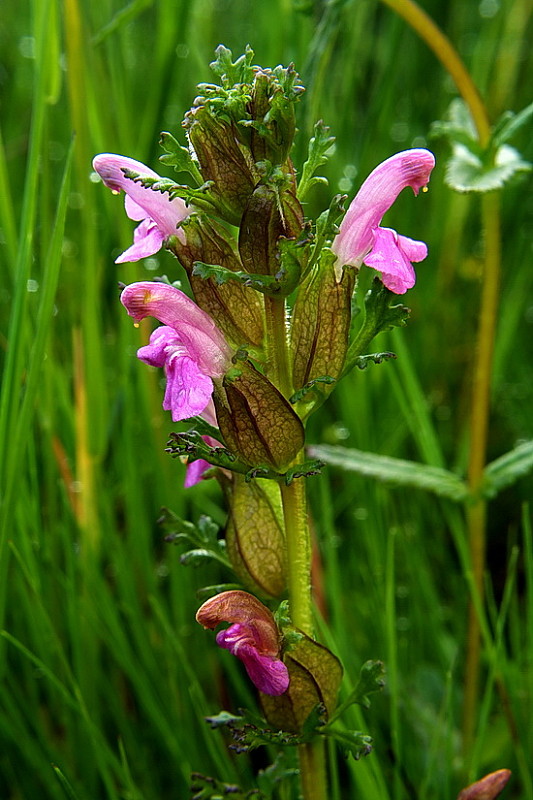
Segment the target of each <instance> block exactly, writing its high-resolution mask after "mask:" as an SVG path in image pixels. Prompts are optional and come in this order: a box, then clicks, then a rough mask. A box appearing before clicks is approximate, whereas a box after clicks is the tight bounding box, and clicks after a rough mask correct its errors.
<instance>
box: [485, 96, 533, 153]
mask: <svg viewBox="0 0 533 800" xmlns="http://www.w3.org/2000/svg"><path fill="white" fill-rule="evenodd" d="M532 116H533V103H530V104H529V105H528V106H526V107H525V108H523V109H522V111H519V112H518V114H514V113H513V112H512V111H507V112H505V114H502V116H501V118H500V120H499V121H498V122H497V123H496V125H495V126H494V133H493V136H492V143H493V145H494V146H499V145H501V144H504V143H505V142H508V141H509V139H511V138H512V137H513V136H514V135H515V133H517V132H518V131H519V130H520V128H522V127H523V126H524V125H525V124H526V123H527V122H529V120H530V119H531V117H532Z"/></svg>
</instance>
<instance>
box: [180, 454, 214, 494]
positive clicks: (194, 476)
mask: <svg viewBox="0 0 533 800" xmlns="http://www.w3.org/2000/svg"><path fill="white" fill-rule="evenodd" d="M211 467H212V464H210V463H209V461H206V460H205V459H203V458H197V459H196V461H191V463H190V464H187V471H186V473H185V480H184V482H183V486H184V487H185V489H190V488H191V486H196V484H197V483H200V481H201V480H202V476H203V474H204V472H207V470H208V469H211Z"/></svg>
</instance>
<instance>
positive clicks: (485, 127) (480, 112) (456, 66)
mask: <svg viewBox="0 0 533 800" xmlns="http://www.w3.org/2000/svg"><path fill="white" fill-rule="evenodd" d="M382 2H383V3H385V5H387V6H389V8H392V10H393V11H396V13H397V14H399V15H400V16H401V17H403V18H404V19H405V21H406V22H407V23H408V24H409V25H410V26H411V28H413V30H415V31H416V32H417V33H418V35H419V36H420V38H421V39H423V40H424V41H425V43H426V44H427V45H428V47H429V48H430V49H431V50H433V52H434V53H435V55H436V56H437V58H438V59H439V61H440V62H441V64H442V65H443V67H444V68H445V70H446V71H447V72H448V73H449V75H450V76H451V78H453V81H454V83H455V85H456V86H457V89H458V91H459V93H460V95H461V97H462V98H463V100H464V101H465V103H466V104H467V106H468V108H469V110H470V113H471V115H472V119H473V120H474V125H475V126H476V130H477V133H478V137H479V141H480V144H481V145H482V146H485V145H486V144H487V142H488V141H489V138H490V122H489V119H488V116H487V111H486V108H485V104H484V103H483V100H482V99H481V97H480V95H479V92H478V90H477V87H476V85H475V83H474V81H473V80H472V78H471V76H470V73H469V72H468V70H467V69H466V67H465V65H464V64H463V62H462V61H461V59H460V57H459V54H458V53H457V51H456V50H455V48H454V47H453V45H452V43H451V42H450V40H449V39H448V38H447V37H446V36H445V35H444V34H443V32H442V31H441V30H440V28H439V27H438V26H437V25H436V24H435V22H433V20H432V19H431V17H430V16H428V14H426V12H425V11H424V10H423V9H422V8H420V6H419V5H418V4H417V3H415V2H413V0H382Z"/></svg>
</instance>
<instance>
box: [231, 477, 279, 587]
mask: <svg viewBox="0 0 533 800" xmlns="http://www.w3.org/2000/svg"><path fill="white" fill-rule="evenodd" d="M226 545H227V549H228V555H229V557H230V561H231V565H232V567H233V569H234V570H235V572H236V573H237V575H238V576H239V578H240V579H241V580H242V581H243V583H244V584H245V585H246V586H248V587H249V588H250V589H251V590H252V591H256V592H258V593H260V594H263V595H269V596H270V597H279V596H280V595H281V594H282V593H283V592H284V590H285V573H286V559H287V551H286V546H285V532H284V527H283V511H282V508H281V499H280V490H279V486H278V485H277V483H276V482H275V481H267V480H255V481H249V482H246V481H245V480H244V478H242V477H241V476H240V475H237V474H235V476H234V480H233V485H232V495H231V503H230V516H229V520H228V524H227V527H226Z"/></svg>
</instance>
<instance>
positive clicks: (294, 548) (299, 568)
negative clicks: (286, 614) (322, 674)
mask: <svg viewBox="0 0 533 800" xmlns="http://www.w3.org/2000/svg"><path fill="white" fill-rule="evenodd" d="M302 461H303V453H301V454H300V457H299V458H298V459H297V463H301V462H302ZM281 498H282V502H283V514H284V518H285V536H286V541H287V564H288V566H287V573H288V574H287V586H288V592H289V607H290V612H291V620H292V622H293V625H295V626H296V627H297V628H300V630H302V631H303V632H304V633H306V634H307V635H308V636H312V635H313V608H312V600H311V542H310V533H309V525H308V522H307V503H306V496H305V482H304V480H303V479H302V478H297V479H296V480H294V481H293V482H292V483H291V484H290V485H289V486H287V485H286V484H285V483H282V484H281Z"/></svg>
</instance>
